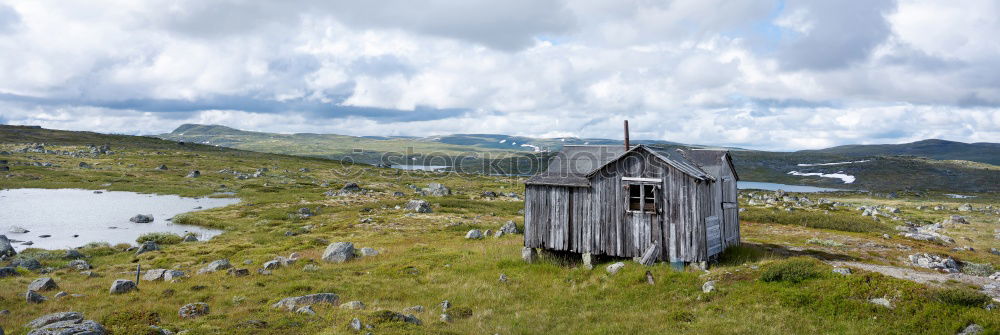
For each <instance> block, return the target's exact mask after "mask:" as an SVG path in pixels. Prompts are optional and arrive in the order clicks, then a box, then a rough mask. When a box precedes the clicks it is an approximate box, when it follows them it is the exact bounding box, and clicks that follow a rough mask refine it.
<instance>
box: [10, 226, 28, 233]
mask: <svg viewBox="0 0 1000 335" xmlns="http://www.w3.org/2000/svg"><path fill="white" fill-rule="evenodd" d="M7 232H9V233H11V234H27V233H30V232H31V231H30V230H27V229H24V228H22V227H19V226H10V229H8V230H7Z"/></svg>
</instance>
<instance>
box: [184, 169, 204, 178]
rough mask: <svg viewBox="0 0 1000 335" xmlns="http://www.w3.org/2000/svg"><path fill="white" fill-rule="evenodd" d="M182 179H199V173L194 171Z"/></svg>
mask: <svg viewBox="0 0 1000 335" xmlns="http://www.w3.org/2000/svg"><path fill="white" fill-rule="evenodd" d="M184 177H185V178H198V177H201V171H198V170H194V171H191V172H188V174H187V175H186V176H184Z"/></svg>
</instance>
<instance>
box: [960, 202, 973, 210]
mask: <svg viewBox="0 0 1000 335" xmlns="http://www.w3.org/2000/svg"><path fill="white" fill-rule="evenodd" d="M958 211H959V212H971V211H972V205H970V204H962V205H961V206H958Z"/></svg>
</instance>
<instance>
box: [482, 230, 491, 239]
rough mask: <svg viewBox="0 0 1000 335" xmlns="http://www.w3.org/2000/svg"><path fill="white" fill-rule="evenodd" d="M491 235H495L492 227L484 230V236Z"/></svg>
mask: <svg viewBox="0 0 1000 335" xmlns="http://www.w3.org/2000/svg"><path fill="white" fill-rule="evenodd" d="M490 235H493V230H491V229H487V230H486V231H484V232H483V237H486V236H490Z"/></svg>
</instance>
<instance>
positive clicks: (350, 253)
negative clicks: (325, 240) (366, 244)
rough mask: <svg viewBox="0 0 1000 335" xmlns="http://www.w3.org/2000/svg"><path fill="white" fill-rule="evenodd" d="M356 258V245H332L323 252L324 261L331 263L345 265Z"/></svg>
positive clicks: (339, 243) (340, 243) (337, 243)
mask: <svg viewBox="0 0 1000 335" xmlns="http://www.w3.org/2000/svg"><path fill="white" fill-rule="evenodd" d="M352 258H354V243H351V242H336V243H331V244H330V245H329V246H327V247H326V250H325V251H323V260H324V261H327V262H331V263H343V262H346V261H349V260H351V259H352Z"/></svg>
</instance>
